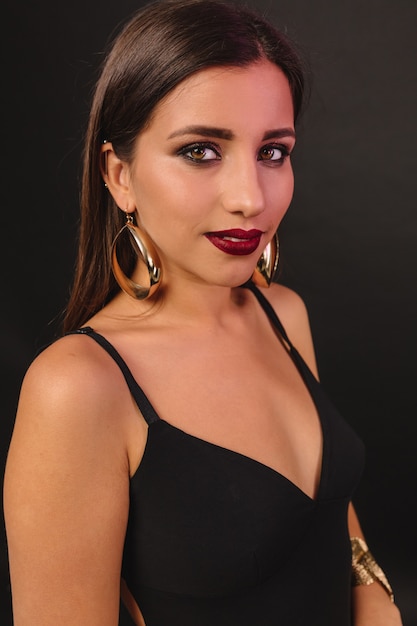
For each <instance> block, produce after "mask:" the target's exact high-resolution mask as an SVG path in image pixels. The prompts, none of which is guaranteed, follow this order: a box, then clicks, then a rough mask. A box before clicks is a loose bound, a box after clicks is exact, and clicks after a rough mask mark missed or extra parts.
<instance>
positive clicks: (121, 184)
mask: <svg viewBox="0 0 417 626" xmlns="http://www.w3.org/2000/svg"><path fill="white" fill-rule="evenodd" d="M100 170H101V175H102V177H103V180H104V183H105V185H106V187H107V189H108V190H109V192H110V193H111V195H112V196H113V199H114V201H115V203H116V204H117V206H118V207H119V208H120V209H122V211H125V212H126V213H132V212H133V211H134V210H135V209H136V206H135V203H134V200H133V197H132V194H131V184H130V172H129V166H128V164H127V162H126V161H122V160H121V159H119V157H118V156H116V153H115V151H114V150H113V145H112V143H111V142H110V141H105V142H104V143H103V145H102V146H101V160H100Z"/></svg>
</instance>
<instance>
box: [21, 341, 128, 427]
mask: <svg viewBox="0 0 417 626" xmlns="http://www.w3.org/2000/svg"><path fill="white" fill-rule="evenodd" d="M123 382H124V381H123V377H122V375H121V373H120V374H118V368H117V366H116V365H115V363H114V362H113V361H112V359H110V358H109V356H108V355H107V353H106V352H105V351H104V350H103V349H102V348H101V347H100V346H99V345H98V344H97V343H96V342H94V341H93V340H92V339H91V338H89V337H87V336H85V335H84V334H71V335H66V336H63V337H61V338H59V339H57V340H56V341H54V342H53V343H51V344H50V345H49V346H48V347H46V348H45V349H43V350H42V352H40V353H39V354H38V356H36V358H35V359H34V360H33V361H32V363H31V364H30V366H29V368H28V370H27V371H26V374H25V376H24V379H23V383H22V388H21V393H20V400H19V406H21V405H23V406H25V407H26V406H28V405H29V406H30V407H31V410H30V413H31V414H34V413H35V412H36V413H38V414H42V415H43V416H46V415H48V414H50V413H51V412H52V413H54V414H55V415H57V414H59V415H60V416H61V418H64V417H65V416H68V417H70V418H71V419H77V416H78V419H80V421H81V420H82V419H83V416H84V413H86V412H88V415H89V421H90V422H91V420H92V419H93V418H94V416H95V415H97V416H99V415H100V416H103V414H105V413H106V412H107V410H108V407H109V403H110V404H112V403H113V402H114V403H115V402H116V399H117V398H119V399H120V393H119V391H120V385H123ZM44 419H45V418H44Z"/></svg>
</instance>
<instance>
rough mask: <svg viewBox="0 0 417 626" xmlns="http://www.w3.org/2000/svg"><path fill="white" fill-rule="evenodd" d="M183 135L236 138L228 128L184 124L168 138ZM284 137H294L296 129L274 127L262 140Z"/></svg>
mask: <svg viewBox="0 0 417 626" xmlns="http://www.w3.org/2000/svg"><path fill="white" fill-rule="evenodd" d="M182 135H200V136H202V137H216V138H218V139H228V140H231V139H234V137H235V135H234V133H233V132H232V131H231V130H229V129H227V128H217V127H216V126H198V125H195V126H184V128H180V129H178V130H176V131H174V132H173V133H171V134H170V135H169V137H168V139H173V138H174V137H180V136H182ZM282 137H294V138H295V131H294V129H293V128H290V127H289V128H274V129H272V130H268V131H266V132H265V133H264V135H263V137H262V141H265V140H266V139H274V138H275V139H280V138H282Z"/></svg>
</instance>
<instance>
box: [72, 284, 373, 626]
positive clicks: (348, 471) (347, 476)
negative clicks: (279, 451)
mask: <svg viewBox="0 0 417 626" xmlns="http://www.w3.org/2000/svg"><path fill="white" fill-rule="evenodd" d="M245 286H246V287H248V288H250V289H251V290H252V292H253V293H254V294H255V296H256V297H257V299H258V301H259V303H260V304H261V306H262V307H263V308H264V310H265V312H266V314H267V315H268V317H269V319H270V321H271V323H272V324H273V325H274V326H275V328H276V329H277V330H278V332H279V333H280V334H281V336H282V337H283V338H284V339H285V340H286V341H288V343H289V345H290V346H291V343H290V342H289V340H288V337H287V336H286V333H285V330H284V329H283V327H282V325H281V323H280V321H279V320H278V318H277V316H276V314H275V312H274V311H273V309H272V307H271V306H270V304H269V302H268V301H267V300H266V299H265V298H264V297H263V295H262V294H261V293H260V292H259V290H258V289H257V288H256V287H254V286H253V285H252V284H250V283H248V284H247V285H245ZM77 332H81V333H86V334H88V335H89V336H91V337H92V338H93V339H95V340H96V341H97V342H98V343H99V344H100V345H102V346H103V348H104V349H106V350H107V351H108V352H109V354H110V355H111V356H112V357H113V358H114V359H115V361H116V362H117V363H118V365H119V366H120V368H121V370H122V372H123V374H124V376H125V378H126V381H127V384H128V386H129V389H130V391H131V393H132V395H133V397H134V398H135V400H136V402H137V404H138V406H139V409H140V410H141V412H142V414H143V416H144V417H145V419H146V421H147V423H148V425H149V431H148V440H147V444H146V448H145V452H144V455H143V459H142V461H141V463H140V466H139V468H138V469H137V471H136V473H135V475H134V476H133V477H132V479H131V490H130V511H129V521H128V529H127V535H126V540H125V548H124V556H123V569H122V576H123V578H124V579H125V581H126V583H127V586H128V587H129V589H130V591H131V593H132V594H133V596H134V598H135V600H136V602H137V604H138V605H139V607H140V609H141V611H142V613H143V616H144V619H145V622H146V626H350V623H351V611H350V597H351V549H350V541H349V534H348V528H347V508H348V504H349V501H350V500H351V498H352V495H353V492H354V490H355V488H356V486H357V484H358V482H359V479H360V476H361V473H362V468H363V457H364V450H363V445H362V442H361V441H360V440H359V439H358V437H357V436H356V435H355V434H354V432H353V431H352V429H351V428H350V427H349V426H348V425H347V423H346V422H345V421H344V420H343V419H342V418H341V416H340V415H339V413H338V412H337V411H336V409H335V408H334V406H333V405H332V404H331V402H330V401H329V399H328V398H327V397H326V395H325V393H324V392H323V390H322V388H321V386H320V384H319V383H318V382H317V381H316V379H315V377H314V376H313V374H312V373H311V372H310V370H309V369H308V367H307V365H306V364H305V362H304V361H303V359H302V358H301V356H300V355H299V354H298V352H297V351H296V350H295V348H294V347H292V346H291V348H290V354H291V357H292V358H293V360H294V362H295V364H296V366H297V368H298V369H299V372H300V374H301V376H302V377H303V379H304V382H305V384H306V386H307V388H308V390H309V392H310V394H311V396H312V398H313V400H314V403H315V405H316V408H317V410H318V414H319V416H320V421H321V427H322V434H323V459H322V468H321V477H320V485H319V489H318V493H317V497H316V498H315V499H314V500H313V499H312V498H310V497H309V496H307V495H306V494H305V493H304V492H303V491H301V490H300V489H299V488H298V487H297V486H296V485H294V484H293V483H292V482H291V481H290V480H288V479H287V478H285V477H284V476H283V475H281V474H280V473H278V472H276V471H275V470H273V469H271V468H270V467H268V466H266V465H263V464H262V463H260V462H258V461H255V460H253V459H250V458H249V457H246V456H244V455H242V454H239V453H237V452H233V451H231V450H228V449H227V448H223V447H221V446H218V445H215V444H212V443H209V442H207V441H204V440H202V439H199V438H197V437H194V436H192V435H189V434H187V433H186V432H183V431H182V430H180V429H178V428H176V427H175V426H172V425H171V424H169V423H168V422H167V421H165V420H163V419H160V418H159V416H158V415H157V414H156V412H155V410H154V409H153V407H152V405H151V403H150V402H149V400H148V399H147V398H146V396H145V394H144V392H143V391H142V389H141V388H140V387H139V385H138V384H137V383H136V381H135V380H134V379H133V377H132V374H131V373H130V371H129V369H128V367H127V365H126V363H125V362H124V361H123V359H122V358H121V357H120V355H119V354H118V353H117V352H116V350H115V349H114V348H113V346H111V344H109V343H108V342H107V340H106V339H104V337H102V336H101V335H98V334H97V333H95V332H94V331H93V330H92V329H90V328H82V329H80V330H79V331H77ZM277 341H278V340H277Z"/></svg>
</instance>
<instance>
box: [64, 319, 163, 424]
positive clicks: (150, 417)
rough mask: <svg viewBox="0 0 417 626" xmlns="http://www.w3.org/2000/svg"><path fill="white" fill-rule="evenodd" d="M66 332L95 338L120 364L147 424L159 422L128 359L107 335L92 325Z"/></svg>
mask: <svg viewBox="0 0 417 626" xmlns="http://www.w3.org/2000/svg"><path fill="white" fill-rule="evenodd" d="M66 334H67V335H88V336H89V337H91V338H92V339H94V341H96V342H97V343H98V344H99V345H100V346H101V347H102V348H103V349H104V350H105V351H106V352H107V354H109V356H111V358H112V359H113V360H114V361H115V362H116V363H117V365H118V366H119V368H120V370H121V372H122V374H123V376H124V379H125V381H126V383H127V386H128V387H129V391H130V393H131V394H132V396H133V398H134V399H135V402H136V404H137V405H138V407H139V410H140V412H141V413H142V415H143V417H144V418H145V421H146V422H147V424H148V425H150V424H152V423H153V422H157V421H158V420H159V416H158V414H157V412H156V411H155V409H154V408H153V406H152V404H151V403H150V401H149V399H148V397H147V396H146V394H145V392H144V391H143V389H142V388H141V387H140V385H138V383H137V382H136V380H135V379H134V378H133V374H132V372H131V371H130V369H129V367H128V366H127V364H126V361H125V360H124V359H123V358H122V357H121V356H120V354H119V353H118V352H117V350H116V348H114V346H112V344H111V343H110V342H109V341H107V339H105V337H103V335H100V334H99V333H96V332H95V331H94V330H93V329H92V328H90V326H83V327H82V328H79V329H78V330H73V331H70V332H69V333H66Z"/></svg>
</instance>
